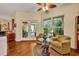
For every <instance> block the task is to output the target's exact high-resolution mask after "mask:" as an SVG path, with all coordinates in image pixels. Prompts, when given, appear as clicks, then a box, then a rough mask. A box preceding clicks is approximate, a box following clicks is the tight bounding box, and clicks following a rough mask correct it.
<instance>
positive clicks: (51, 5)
mask: <svg viewBox="0 0 79 59" xmlns="http://www.w3.org/2000/svg"><path fill="white" fill-rule="evenodd" d="M54 7H56V5H55V4H52V3H48V8H54Z"/></svg>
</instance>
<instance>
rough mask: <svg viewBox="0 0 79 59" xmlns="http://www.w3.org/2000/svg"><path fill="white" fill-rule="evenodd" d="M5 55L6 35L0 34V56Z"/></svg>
mask: <svg viewBox="0 0 79 59" xmlns="http://www.w3.org/2000/svg"><path fill="white" fill-rule="evenodd" d="M5 55H7V36H3V35H0V56H5Z"/></svg>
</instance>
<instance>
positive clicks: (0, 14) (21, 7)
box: [0, 3, 64, 19]
mask: <svg viewBox="0 0 79 59" xmlns="http://www.w3.org/2000/svg"><path fill="white" fill-rule="evenodd" d="M56 5H57V6H62V5H64V4H61V3H60V4H59V3H58V4H57V3H56ZM36 9H37V4H34V3H0V18H1V19H2V18H4V19H9V18H11V17H12V16H14V15H15V14H16V12H35V11H36Z"/></svg>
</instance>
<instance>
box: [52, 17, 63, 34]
mask: <svg viewBox="0 0 79 59" xmlns="http://www.w3.org/2000/svg"><path fill="white" fill-rule="evenodd" d="M52 23H53V24H52V28H53V34H54V35H63V34H64V26H63V24H64V16H59V17H54V18H53V20H52Z"/></svg>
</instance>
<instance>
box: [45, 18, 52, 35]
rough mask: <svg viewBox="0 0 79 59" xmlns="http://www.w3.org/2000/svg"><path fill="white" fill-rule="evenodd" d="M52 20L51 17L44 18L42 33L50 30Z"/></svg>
mask: <svg viewBox="0 0 79 59" xmlns="http://www.w3.org/2000/svg"><path fill="white" fill-rule="evenodd" d="M51 25H52V20H51V18H47V19H44V33H45V34H47V33H48V32H50V31H51V30H52V27H51Z"/></svg>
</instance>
